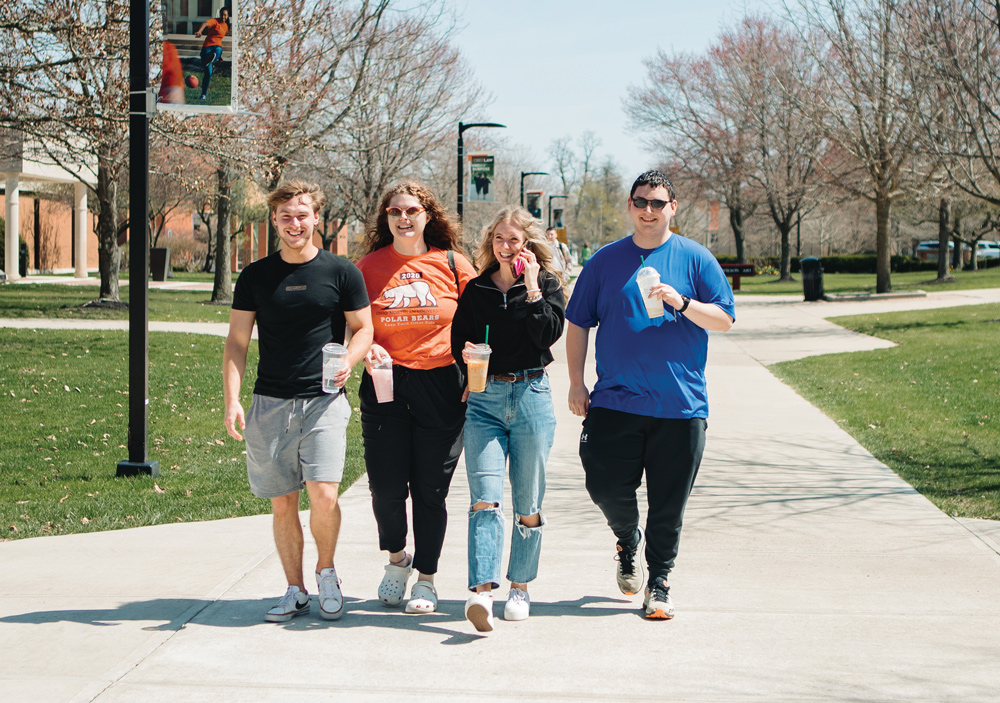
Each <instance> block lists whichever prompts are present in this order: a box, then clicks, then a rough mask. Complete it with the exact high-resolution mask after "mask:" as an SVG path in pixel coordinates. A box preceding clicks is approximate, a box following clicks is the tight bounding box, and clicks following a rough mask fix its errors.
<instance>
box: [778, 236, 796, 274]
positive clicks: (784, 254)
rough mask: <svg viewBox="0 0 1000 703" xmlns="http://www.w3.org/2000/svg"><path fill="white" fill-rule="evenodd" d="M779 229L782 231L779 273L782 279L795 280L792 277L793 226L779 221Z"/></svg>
mask: <svg viewBox="0 0 1000 703" xmlns="http://www.w3.org/2000/svg"><path fill="white" fill-rule="evenodd" d="M777 225H778V231H779V232H781V266H780V269H779V273H780V274H781V278H780V279H779V280H782V281H794V280H795V279H794V278H792V243H791V234H792V226H791V225H790V224H788V223H787V222H779V223H777Z"/></svg>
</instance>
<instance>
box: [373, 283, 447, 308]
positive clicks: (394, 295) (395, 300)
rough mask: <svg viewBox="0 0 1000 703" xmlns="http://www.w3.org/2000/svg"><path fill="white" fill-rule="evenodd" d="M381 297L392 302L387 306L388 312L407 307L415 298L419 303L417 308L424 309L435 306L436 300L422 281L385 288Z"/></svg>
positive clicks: (429, 288)
mask: <svg viewBox="0 0 1000 703" xmlns="http://www.w3.org/2000/svg"><path fill="white" fill-rule="evenodd" d="M382 297H383V298H385V299H386V300H391V301H392V305H390V306H389V309H390V310H392V309H393V308H405V307H407V306H408V305H409V304H410V301H411V300H412V299H413V298H416V299H417V301H418V302H419V303H420V304H419V305H418V306H417V307H421V308H426V307H434V306H436V305H437V300H435V299H434V296H433V295H431V287H430V286H429V285H427V284H426V283H425V282H424V281H414V282H413V283H407V284H405V285H402V286H396V287H395V288H387V289H386V290H385V291H383V292H382Z"/></svg>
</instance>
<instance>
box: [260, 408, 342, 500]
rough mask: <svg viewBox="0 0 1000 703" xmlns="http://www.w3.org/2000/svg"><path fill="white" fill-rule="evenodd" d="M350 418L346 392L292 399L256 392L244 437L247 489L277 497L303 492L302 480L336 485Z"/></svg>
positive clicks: (340, 477) (340, 474)
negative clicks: (248, 483) (247, 478)
mask: <svg viewBox="0 0 1000 703" xmlns="http://www.w3.org/2000/svg"><path fill="white" fill-rule="evenodd" d="M350 419H351V405H350V403H348V402H347V394H346V393H338V394H337V395H326V394H324V395H321V396H318V397H316V398H291V399H286V398H272V397H271V396H266V395H257V394H254V396H253V402H252V403H251V405H250V412H248V413H247V427H246V431H245V432H244V435H243V436H244V437H246V449H247V476H248V477H249V478H250V490H251V491H252V492H253V494H254V495H255V496H258V497H260V498H277V497H279V496H284V495H288V494H289V493H295V492H296V491H300V490H302V489H303V488H304V487H305V485H306V484H305V482H306V481H329V482H332V483H340V480H341V479H342V478H343V477H344V454H345V452H346V450H347V423H348V422H349V421H350Z"/></svg>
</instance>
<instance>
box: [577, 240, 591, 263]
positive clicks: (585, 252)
mask: <svg viewBox="0 0 1000 703" xmlns="http://www.w3.org/2000/svg"><path fill="white" fill-rule="evenodd" d="M590 256H591V251H590V245H589V244H587V242H584V243H583V246H582V247H581V248H580V266H586V265H587V262H588V261H590Z"/></svg>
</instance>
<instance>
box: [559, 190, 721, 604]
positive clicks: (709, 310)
mask: <svg viewBox="0 0 1000 703" xmlns="http://www.w3.org/2000/svg"><path fill="white" fill-rule="evenodd" d="M628 212H629V215H630V216H631V217H632V222H633V224H634V227H635V233H634V234H633V235H632V236H631V237H626V238H624V239H620V240H618V241H617V242H614V243H612V244H609V245H607V246H605V247H603V248H601V249H600V250H599V251H597V252H596V253H595V254H594V255H593V256H592V257H591V258H590V261H588V262H587V266H586V267H584V269H583V271H582V272H581V273H580V276H579V277H578V278H577V281H576V287H575V289H574V290H573V296H572V297H571V298H570V301H569V306H568V307H567V308H566V321H567V322H568V323H569V324H568V325H567V330H566V358H567V361H568V363H569V376H570V390H569V407H570V410H571V411H572V412H573V413H574V414H575V415H580V416H583V417H584V421H583V431H582V433H581V434H580V459H581V461H582V462H583V468H584V472H585V473H586V477H587V478H586V481H587V491H588V492H589V493H590V497H591V498H592V499H593V501H594V503H596V504H597V506H598V507H599V508H600V509H601V511H602V512H603V513H604V516H605V517H606V518H607V520H608V525H609V526H610V527H611V529H612V531H613V532H614V533H615V536H616V537H617V538H618V545H617V550H618V553H617V555H616V557H615V558H616V560H617V561H618V567H617V576H618V587H619V588H620V589H621V591H622V593H624V594H626V595H634V594H636V593H638V592H639V589H640V588H642V586H643V585H645V586H646V590H645V599H644V602H643V607H644V609H645V612H646V617H647V618H649V619H654V620H669V619H670V618H672V617H673V615H674V607H673V601H672V600H671V597H670V588H669V586H668V585H667V575H668V574H669V573H670V571H671V569H672V568H673V566H674V559H675V558H676V556H677V546H678V543H679V541H680V532H681V523H682V520H683V516H684V506H685V505H686V504H687V499H688V496H689V495H690V493H691V487H692V486H693V485H694V479H695V476H696V475H697V473H698V467H699V465H700V464H701V457H702V453H703V452H704V449H705V429H706V427H707V420H708V395H707V392H706V387H705V362H706V358H707V356H708V332H709V331H710V330H711V331H719V332H725V331H726V330H728V329H729V328H730V327H732V325H733V322H734V321H735V319H736V318H735V314H734V311H733V291H732V289H731V288H730V286H729V282H728V281H727V280H726V276H725V273H724V272H723V271H722V267H721V266H719V263H718V261H717V260H716V259H715V257H714V256H713V255H712V253H711V252H710V251H708V249H706V248H705V247H703V246H701V245H700V244H697V243H695V242H693V241H692V240H690V239H686V238H684V237H681V236H680V235H673V234H672V233H671V232H670V219H671V218H672V217H673V215H674V213H676V212H677V201H676V200H675V199H674V187H673V184H671V182H670V180H669V179H668V178H667V177H666V176H665V175H664V174H662V173H660V172H659V171H647V172H646V173H643V174H642V175H641V176H639V177H638V178H637V179H636V181H635V183H633V184H632V191H631V193H630V195H629V199H628ZM644 267H649V268H652V269H655V270H656V272H657V273H658V274H659V277H660V282H659V283H656V284H654V285H652V286H651V287H650V288H649V298H650V299H651V302H652V306H651V309H652V310H653V315H652V316H651V314H650V313H649V312H647V306H646V304H645V301H644V299H643V296H642V292H641V291H640V289H639V285H638V283H637V281H636V277H637V274H638V273H639V271H640V269H642V268H644ZM657 303H658V304H657ZM660 305H662V307H663V314H658V313H660V310H659V306H660ZM592 327H597V341H596V356H597V383H596V384H594V390H593V392H589V391H588V390H587V386H586V384H585V382H584V361H585V359H586V357H587V345H588V343H589V339H590V329H591V328H592ZM644 474H645V479H646V493H647V503H648V508H649V509H648V513H647V516H646V529H645V530H643V529H642V528H640V527H639V507H638V501H637V499H636V490H637V489H638V487H639V485H640V483H641V482H642V479H643V475H644ZM644 542H645V554H644V555H642V554H639V552H640V550H641V548H642V545H643V543H644ZM643 557H645V560H646V564H647V566H648V568H649V578H648V580H647V581H646V583H645V584H643V570H642V559H643Z"/></svg>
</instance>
